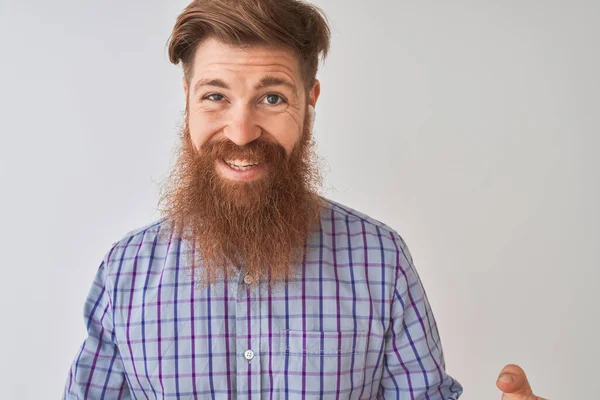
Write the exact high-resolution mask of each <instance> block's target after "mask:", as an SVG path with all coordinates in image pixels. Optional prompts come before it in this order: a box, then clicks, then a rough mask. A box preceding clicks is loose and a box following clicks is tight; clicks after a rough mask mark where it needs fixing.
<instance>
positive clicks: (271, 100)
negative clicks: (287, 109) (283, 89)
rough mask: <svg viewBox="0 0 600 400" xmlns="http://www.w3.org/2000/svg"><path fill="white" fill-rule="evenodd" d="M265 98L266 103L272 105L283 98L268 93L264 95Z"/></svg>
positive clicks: (279, 102) (281, 101)
mask: <svg viewBox="0 0 600 400" xmlns="http://www.w3.org/2000/svg"><path fill="white" fill-rule="evenodd" d="M265 100H266V101H267V104H270V105H272V106H276V105H278V104H281V103H283V102H284V100H283V98H282V97H281V96H279V95H277V94H268V95H267V96H266V97H265Z"/></svg>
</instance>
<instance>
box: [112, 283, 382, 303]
mask: <svg viewBox="0 0 600 400" xmlns="http://www.w3.org/2000/svg"><path fill="white" fill-rule="evenodd" d="M319 282H320V283H322V282H324V280H323V279H320V280H319ZM303 298H306V299H308V300H323V301H327V300H332V301H333V300H337V297H336V296H335V295H332V296H325V295H324V296H317V295H315V296H309V295H306V296H305V297H302V296H301V295H300V296H288V297H285V296H275V297H273V300H274V301H283V300H286V299H287V300H298V301H301V300H302V299H303ZM339 298H340V300H344V301H349V300H353V298H352V296H340V297H339ZM219 300H220V301H223V300H225V298H224V297H220V298H213V299H212V301H213V302H215V301H219ZM356 301H359V302H370V301H372V302H373V303H376V304H377V303H384V304H389V303H390V301H389V299H373V300H369V299H368V298H359V299H356ZM188 302H189V299H179V300H177V301H174V300H171V301H161V303H160V304H162V305H173V304H183V305H185V304H187V303H188ZM194 302H196V303H202V302H206V299H195V300H194ZM157 305H158V300H157V301H152V302H148V303H146V304H136V305H132V306H131V308H132V309H136V308H144V307H150V306H157ZM116 309H117V310H129V306H118V307H116Z"/></svg>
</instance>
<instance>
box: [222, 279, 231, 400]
mask: <svg viewBox="0 0 600 400" xmlns="http://www.w3.org/2000/svg"><path fill="white" fill-rule="evenodd" d="M225 278H227V272H225ZM227 282H228V281H227V279H225V283H224V289H223V291H224V295H225V296H224V299H225V304H224V305H223V307H224V309H225V332H227V333H229V318H228V317H229V315H228V312H229V290H228V288H229V285H228V283H227ZM229 337H230V335H228V336H227V340H226V341H225V352H226V353H227V355H226V356H225V362H226V364H227V395H228V396H230V395H231V392H232V388H231V372H230V371H231V366H230V357H229V355H230V354H231V351H230V350H229Z"/></svg>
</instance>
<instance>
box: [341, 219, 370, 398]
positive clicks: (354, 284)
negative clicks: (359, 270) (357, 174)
mask: <svg viewBox="0 0 600 400" xmlns="http://www.w3.org/2000/svg"><path fill="white" fill-rule="evenodd" d="M346 229H347V230H348V231H350V221H349V216H348V215H346ZM347 236H348V248H350V246H351V245H352V241H351V240H350V239H351V238H350V235H347ZM348 264H349V265H352V252H351V251H349V252H348ZM350 281H351V282H352V315H353V316H354V332H355V335H354V337H353V338H352V348H354V349H355V348H356V332H357V331H358V322H357V321H356V282H355V279H354V268H350ZM354 355H355V354H354V353H352V360H351V362H350V370H351V371H354V361H355V360H354V358H355V357H354ZM366 361H367V360H366V359H365V363H366ZM362 387H363V390H364V387H365V384H364V380H363V384H362ZM353 392H354V373H351V374H350V393H349V394H348V398H349V399H351V398H352V393H353Z"/></svg>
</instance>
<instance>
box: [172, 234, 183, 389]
mask: <svg viewBox="0 0 600 400" xmlns="http://www.w3.org/2000/svg"><path fill="white" fill-rule="evenodd" d="M180 256H181V239H178V240H177V249H176V255H175V267H176V270H175V289H174V290H173V294H174V296H175V304H177V294H178V293H179V286H178V283H179V269H180V268H179V258H180ZM178 308H179V307H177V306H174V307H173V316H174V318H173V334H174V335H175V346H174V350H175V394H176V395H177V398H179V397H180V393H179V329H178V320H177V310H178Z"/></svg>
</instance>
